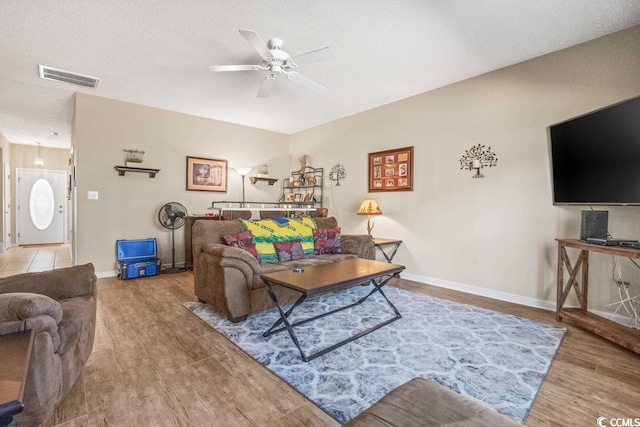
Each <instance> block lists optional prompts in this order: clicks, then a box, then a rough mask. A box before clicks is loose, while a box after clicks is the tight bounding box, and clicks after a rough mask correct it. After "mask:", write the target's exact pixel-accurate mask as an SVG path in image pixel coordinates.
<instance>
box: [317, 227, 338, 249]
mask: <svg viewBox="0 0 640 427" xmlns="http://www.w3.org/2000/svg"><path fill="white" fill-rule="evenodd" d="M313 249H314V252H315V254H316V255H321V254H339V253H342V240H341V239H340V229H339V228H326V229H321V230H313Z"/></svg>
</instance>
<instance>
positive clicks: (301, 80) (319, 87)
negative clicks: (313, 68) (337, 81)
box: [291, 72, 327, 93]
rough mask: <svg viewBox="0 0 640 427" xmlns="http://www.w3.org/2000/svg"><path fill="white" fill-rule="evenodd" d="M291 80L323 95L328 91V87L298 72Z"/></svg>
mask: <svg viewBox="0 0 640 427" xmlns="http://www.w3.org/2000/svg"><path fill="white" fill-rule="evenodd" d="M291 80H293V81H294V82H296V83H298V84H299V85H301V86H304V87H306V88H307V89H311V90H312V91H314V92H317V93H322V92H324V91H325V90H327V87H326V86H325V85H323V84H320V83H318V82H317V81H315V80H312V79H310V78H309V77H307V76H305V75H304V74H300V73H298V72H296V74H295V75H293V76H292V77H291Z"/></svg>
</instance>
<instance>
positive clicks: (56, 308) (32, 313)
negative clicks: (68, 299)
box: [0, 292, 62, 351]
mask: <svg viewBox="0 0 640 427" xmlns="http://www.w3.org/2000/svg"><path fill="white" fill-rule="evenodd" d="M61 321H62V307H61V306H60V304H59V303H58V301H55V300H54V299H52V298H50V297H48V296H46V295H41V294H32V293H26V292H11V293H6V294H0V335H4V334H10V333H13V332H20V331H25V330H28V329H32V330H33V331H34V332H35V333H38V332H47V333H48V334H49V335H50V336H51V342H52V344H53V349H54V351H55V350H56V349H57V348H58V347H59V346H60V335H59V334H58V324H59V323H60V322H61Z"/></svg>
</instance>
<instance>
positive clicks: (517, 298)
mask: <svg viewBox="0 0 640 427" xmlns="http://www.w3.org/2000/svg"><path fill="white" fill-rule="evenodd" d="M402 278H403V279H407V280H412V281H414V282H418V283H424V284H426V285H433V286H438V287H440V288H446V289H452V290H454V291H460V292H466V293H468V294H472V295H479V296H483V297H487V298H493V299H497V300H500V301H506V302H512V303H515V304H521V305H526V306H528V307H535V308H542V309H544V310H549V311H556V302H555V301H545V300H541V299H537V298H530V297H523V296H521V295H515V294H510V293H508V292H502V291H495V290H492V289H486V288H480V287H478V286H472V285H466V284H464V283H457V282H451V281H449V280H442V279H436V278H435V277H426V276H418V275H417V274H410V273H402ZM565 307H567V308H576V307H572V306H567V305H565ZM589 312H591V313H593V314H596V315H598V316H601V317H604V318H605V319H609V320H611V321H613V322H616V323H620V324H621V325H624V326H628V327H632V328H636V329H640V325H636V326H630V325H632V320H631V318H630V317H627V316H622V315H620V314H616V315H613V313H610V312H606V311H601V310H589Z"/></svg>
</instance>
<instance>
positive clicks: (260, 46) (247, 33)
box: [239, 30, 273, 58]
mask: <svg viewBox="0 0 640 427" xmlns="http://www.w3.org/2000/svg"><path fill="white" fill-rule="evenodd" d="M239 31H240V34H242V37H244V38H245V40H247V41H248V42H249V44H250V45H251V46H253V48H254V49H255V50H256V52H258V54H259V55H260V56H261V57H262V58H270V57H272V56H273V55H271V51H269V47H268V46H267V44H266V43H265V42H264V41H263V40H262V39H261V38H260V36H259V35H258V33H256V32H255V31H251V30H239Z"/></svg>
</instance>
